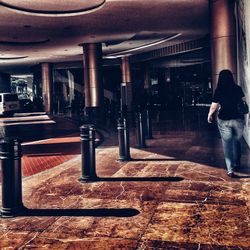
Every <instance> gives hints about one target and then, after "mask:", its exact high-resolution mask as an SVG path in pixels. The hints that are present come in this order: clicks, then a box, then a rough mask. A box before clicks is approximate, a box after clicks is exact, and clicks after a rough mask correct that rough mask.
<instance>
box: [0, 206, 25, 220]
mask: <svg viewBox="0 0 250 250" xmlns="http://www.w3.org/2000/svg"><path fill="white" fill-rule="evenodd" d="M25 209H26V207H25V206H24V205H20V206H19V207H15V208H1V209H0V215H1V216H0V217H1V218H6V219H7V218H13V217H17V216H18V215H19V214H22V212H23V211H24V210H25Z"/></svg>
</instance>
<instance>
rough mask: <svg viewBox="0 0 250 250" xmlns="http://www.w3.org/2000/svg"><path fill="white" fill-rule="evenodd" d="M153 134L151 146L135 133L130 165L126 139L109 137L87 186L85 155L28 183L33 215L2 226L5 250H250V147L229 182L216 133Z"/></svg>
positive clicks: (157, 128) (167, 130)
mask: <svg viewBox="0 0 250 250" xmlns="http://www.w3.org/2000/svg"><path fill="white" fill-rule="evenodd" d="M196 125H197V124H196ZM153 128H154V129H153V137H154V138H153V139H151V140H147V147H146V148H142V149H138V148H136V147H135V146H136V142H135V140H134V132H133V131H131V151H130V152H131V156H132V160H131V161H128V162H120V161H118V160H117V158H118V147H117V140H116V139H115V138H113V137H112V138H111V137H110V138H108V136H109V134H108V133H107V139H106V140H105V142H104V144H103V145H101V146H100V147H98V148H97V149H96V171H97V175H98V177H99V179H98V180H97V181H95V182H89V183H81V182H79V181H78V179H79V178H80V177H81V174H82V173H81V156H80V155H79V154H78V155H76V156H74V157H73V158H72V159H70V160H69V161H67V162H65V163H63V164H61V165H58V166H56V167H54V168H51V169H48V170H45V171H43V172H40V173H37V174H34V175H32V176H29V177H25V178H23V182H22V183H23V203H24V206H25V207H26V208H27V209H26V210H24V211H23V212H21V214H20V216H17V217H14V218H8V219H6V218H5V219H3V218H1V219H0V222H1V223H0V231H1V234H0V249H60V250H61V249H97V250H102V249H138V250H139V249H140V250H142V249H250V219H249V215H250V150H249V149H248V147H247V146H246V144H245V143H244V142H243V157H242V167H241V169H238V172H237V174H238V178H235V179H230V178H229V177H228V176H227V175H226V170H225V163H224V159H223V153H222V148H221V141H220V138H219V137H218V133H217V131H216V130H215V129H214V128H211V127H209V126H207V127H206V126H205V127H203V128H201V127H200V126H198V125H197V127H193V128H190V127H189V128H187V127H183V126H182V125H175V124H173V123H168V122H163V123H159V124H155V125H154V126H153ZM69 144H70V141H69ZM0 205H1V204H0Z"/></svg>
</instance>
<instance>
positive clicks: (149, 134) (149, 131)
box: [146, 109, 153, 139]
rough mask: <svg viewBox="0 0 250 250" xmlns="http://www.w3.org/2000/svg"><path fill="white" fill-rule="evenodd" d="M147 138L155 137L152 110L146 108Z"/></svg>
mask: <svg viewBox="0 0 250 250" xmlns="http://www.w3.org/2000/svg"><path fill="white" fill-rule="evenodd" d="M146 138H147V139H153V136H152V121H151V115H150V110H149V109H146Z"/></svg>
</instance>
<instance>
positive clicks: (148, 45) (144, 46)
mask: <svg viewBox="0 0 250 250" xmlns="http://www.w3.org/2000/svg"><path fill="white" fill-rule="evenodd" d="M180 35H181V33H176V34H174V35H171V36H168V37H165V38H163V39H160V40H157V41H155V42H152V43H148V44H145V45H142V46H138V47H136V48H132V49H127V50H123V51H120V52H115V53H111V54H108V55H107V56H106V57H105V58H108V57H109V58H111V57H112V58H117V57H124V56H128V54H129V55H131V52H135V51H138V50H142V49H146V48H149V47H153V46H156V45H159V44H161V43H165V42H167V41H170V40H172V39H174V38H176V37H178V36H180Z"/></svg>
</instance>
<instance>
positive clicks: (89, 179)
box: [78, 175, 99, 183]
mask: <svg viewBox="0 0 250 250" xmlns="http://www.w3.org/2000/svg"><path fill="white" fill-rule="evenodd" d="M78 180H79V181H80V182H81V183H89V182H96V181H98V180H99V177H98V176H97V175H96V176H91V177H81V178H79V179H78Z"/></svg>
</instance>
